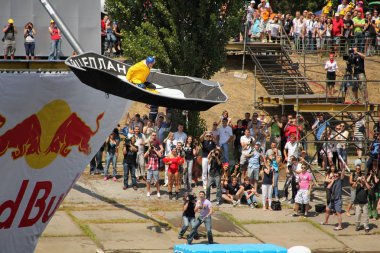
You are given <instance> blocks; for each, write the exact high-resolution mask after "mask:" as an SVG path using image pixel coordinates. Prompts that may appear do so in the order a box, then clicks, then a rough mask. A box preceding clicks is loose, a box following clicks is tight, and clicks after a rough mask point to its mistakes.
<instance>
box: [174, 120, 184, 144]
mask: <svg viewBox="0 0 380 253" xmlns="http://www.w3.org/2000/svg"><path fill="white" fill-rule="evenodd" d="M186 138H187V134H186V133H185V132H184V131H183V124H182V123H178V127H177V132H175V133H174V145H177V142H182V143H185V142H186Z"/></svg>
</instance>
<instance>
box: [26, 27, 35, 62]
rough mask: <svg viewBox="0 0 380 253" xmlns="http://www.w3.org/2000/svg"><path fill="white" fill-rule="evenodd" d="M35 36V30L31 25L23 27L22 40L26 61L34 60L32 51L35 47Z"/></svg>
mask: <svg viewBox="0 0 380 253" xmlns="http://www.w3.org/2000/svg"><path fill="white" fill-rule="evenodd" d="M35 36H36V30H34V27H33V23H32V22H28V23H27V24H26V25H25V28H24V38H25V43H24V46H25V54H26V60H29V59H30V58H31V60H32V61H33V60H34V49H35V47H36V43H35V38H34V37H35Z"/></svg>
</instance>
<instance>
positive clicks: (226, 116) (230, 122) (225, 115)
mask: <svg viewBox="0 0 380 253" xmlns="http://www.w3.org/2000/svg"><path fill="white" fill-rule="evenodd" d="M223 119H227V125H229V126H232V118H231V117H230V116H228V111H226V110H224V111H223V112H222V115H220V117H219V120H218V126H219V125H220V123H223Z"/></svg>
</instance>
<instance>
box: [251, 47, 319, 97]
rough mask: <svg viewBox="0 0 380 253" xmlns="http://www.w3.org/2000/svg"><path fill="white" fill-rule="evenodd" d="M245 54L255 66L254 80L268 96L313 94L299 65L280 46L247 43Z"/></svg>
mask: <svg viewBox="0 0 380 253" xmlns="http://www.w3.org/2000/svg"><path fill="white" fill-rule="evenodd" d="M246 52H247V53H248V54H249V55H250V57H251V59H252V61H253V63H254V65H255V66H256V78H257V79H258V81H259V82H260V83H261V85H262V86H263V87H264V88H265V89H266V91H267V92H268V94H270V95H283V94H284V95H291V94H313V91H312V90H311V88H310V87H309V85H308V83H307V80H306V77H305V76H303V75H302V74H301V72H300V70H299V64H298V63H295V62H293V60H292V59H291V57H290V56H289V54H288V52H287V50H286V48H285V47H284V46H282V45H281V44H275V43H248V44H247V45H246Z"/></svg>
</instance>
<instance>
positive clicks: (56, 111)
mask: <svg viewBox="0 0 380 253" xmlns="http://www.w3.org/2000/svg"><path fill="white" fill-rule="evenodd" d="M52 115H54V116H52ZM103 116H104V113H101V114H99V115H98V116H97V118H96V129H95V130H92V129H91V128H90V127H89V126H88V125H87V124H86V123H85V122H84V121H83V120H82V119H81V118H80V117H79V116H78V115H77V114H76V113H75V112H71V109H70V107H69V105H68V104H67V103H66V102H65V101H63V100H54V101H52V102H50V103H48V104H46V105H45V106H44V107H43V108H42V109H41V110H40V111H38V112H37V113H36V114H34V115H31V116H29V117H28V118H26V119H25V120H23V121H22V122H20V123H18V124H17V125H16V126H14V127H13V128H11V129H9V130H7V131H6V132H5V133H4V134H2V135H0V156H3V155H4V154H5V153H6V152H7V151H8V150H12V152H11V156H12V158H13V159H19V158H21V157H25V160H26V162H27V163H28V165H29V166H30V167H32V168H34V169H41V168H44V167H46V166H47V165H49V164H50V163H51V162H52V161H53V160H54V159H55V158H56V157H57V155H61V156H63V157H67V156H68V155H69V154H70V152H71V148H72V147H74V146H78V151H79V152H81V153H83V154H85V155H89V154H90V152H91V147H90V144H89V143H90V140H91V137H92V136H94V135H95V134H96V133H97V132H98V130H99V124H100V121H101V120H102V118H103ZM5 124H6V118H5V117H4V116H2V115H0V127H3V126H4V125H5Z"/></svg>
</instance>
